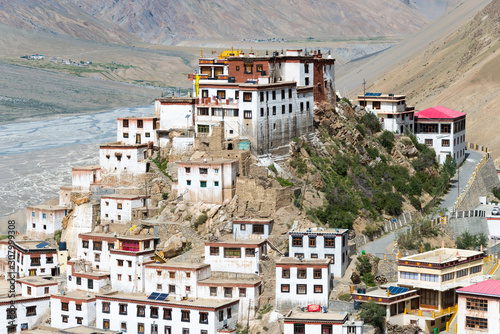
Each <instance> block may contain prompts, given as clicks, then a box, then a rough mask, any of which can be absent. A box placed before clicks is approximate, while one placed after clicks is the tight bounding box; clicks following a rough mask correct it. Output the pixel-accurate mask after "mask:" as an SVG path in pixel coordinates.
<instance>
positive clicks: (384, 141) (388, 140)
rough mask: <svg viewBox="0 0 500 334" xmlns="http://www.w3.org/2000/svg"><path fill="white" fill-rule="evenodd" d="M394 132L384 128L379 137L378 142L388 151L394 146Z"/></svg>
mask: <svg viewBox="0 0 500 334" xmlns="http://www.w3.org/2000/svg"><path fill="white" fill-rule="evenodd" d="M394 138H395V137H394V133H392V132H391V131H387V130H384V132H382V135H381V136H380V138H379V141H380V144H381V145H382V146H383V147H385V148H386V149H387V151H388V152H390V151H391V150H392V148H393V147H394Z"/></svg>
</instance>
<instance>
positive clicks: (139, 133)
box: [116, 116, 159, 146]
mask: <svg viewBox="0 0 500 334" xmlns="http://www.w3.org/2000/svg"><path fill="white" fill-rule="evenodd" d="M158 120H159V119H158V117H155V116H143V117H120V118H118V120H117V131H116V141H118V142H122V143H124V144H126V145H134V144H144V143H150V142H152V143H153V145H154V146H158V135H157V133H156V129H157V125H158Z"/></svg>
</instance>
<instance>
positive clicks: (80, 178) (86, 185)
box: [71, 165, 101, 192]
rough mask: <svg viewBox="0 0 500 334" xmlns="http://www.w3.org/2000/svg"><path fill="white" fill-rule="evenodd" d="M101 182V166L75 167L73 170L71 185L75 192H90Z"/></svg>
mask: <svg viewBox="0 0 500 334" xmlns="http://www.w3.org/2000/svg"><path fill="white" fill-rule="evenodd" d="M100 181H101V166H99V165H91V166H81V167H73V169H72V170H71V185H72V187H73V190H74V191H84V192H88V191H90V190H91V187H92V186H94V185H98V184H99V182H100Z"/></svg>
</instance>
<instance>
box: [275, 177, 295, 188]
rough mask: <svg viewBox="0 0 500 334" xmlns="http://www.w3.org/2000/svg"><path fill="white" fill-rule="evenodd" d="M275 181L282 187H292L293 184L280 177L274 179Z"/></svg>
mask: <svg viewBox="0 0 500 334" xmlns="http://www.w3.org/2000/svg"><path fill="white" fill-rule="evenodd" d="M276 180H278V182H279V183H280V185H281V186H282V187H292V186H293V182H292V181H290V180H289V179H284V178H282V177H281V176H278V177H277V178H276Z"/></svg>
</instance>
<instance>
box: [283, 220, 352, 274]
mask: <svg viewBox="0 0 500 334" xmlns="http://www.w3.org/2000/svg"><path fill="white" fill-rule="evenodd" d="M288 242H289V250H290V256H294V257H297V258H302V259H330V260H332V261H331V263H330V273H331V274H332V275H333V277H342V276H344V273H345V270H346V269H347V265H348V264H349V247H348V230H346V229H317V228H312V229H303V230H292V231H290V232H289V233H288Z"/></svg>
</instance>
